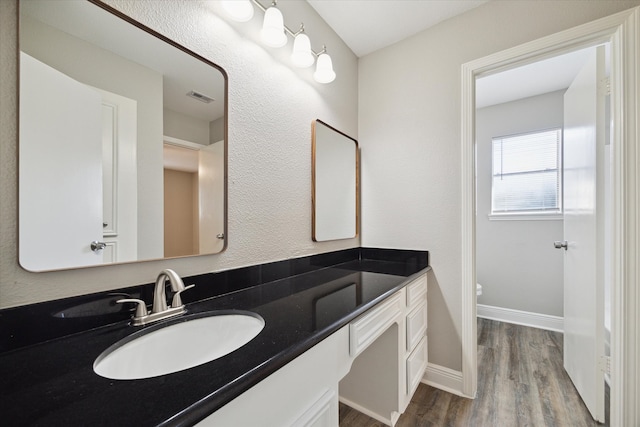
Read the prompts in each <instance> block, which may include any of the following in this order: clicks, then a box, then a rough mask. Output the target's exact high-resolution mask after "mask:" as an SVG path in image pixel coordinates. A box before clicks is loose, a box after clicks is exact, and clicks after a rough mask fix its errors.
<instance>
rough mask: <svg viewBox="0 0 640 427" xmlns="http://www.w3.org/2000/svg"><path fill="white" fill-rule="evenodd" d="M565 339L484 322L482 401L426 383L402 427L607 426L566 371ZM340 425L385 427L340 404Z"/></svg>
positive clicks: (480, 363) (480, 375)
mask: <svg viewBox="0 0 640 427" xmlns="http://www.w3.org/2000/svg"><path fill="white" fill-rule="evenodd" d="M562 338H563V336H562V334H560V333H557V332H550V331H545V330H542V329H535V328H529V327H526V326H518V325H513V324H509V323H502V322H496V321H493V320H486V319H478V394H477V398H476V399H474V400H471V399H466V398H463V397H460V396H457V395H454V394H451V393H447V392H445V391H441V390H438V389H436V388H433V387H430V386H428V385H425V384H420V386H419V387H418V390H417V391H416V393H415V395H414V396H413V399H412V400H411V403H410V404H409V406H408V407H407V410H406V411H405V413H404V414H402V416H401V417H400V419H399V420H398V423H397V424H396V426H397V427H408V426H411V427H417V426H421V427H422V426H425V427H426V426H434V427H440V426H464V427H467V426H478V427H480V426H488V427H502V426H506V427H511V426H550V427H551V426H552V427H559V426H571V427H574V426H575V427H582V426H602V424H599V423H596V422H595V421H593V419H592V418H591V416H590V415H589V412H588V411H587V408H586V407H585V406H584V403H583V402H582V400H581V399H580V397H579V396H578V393H577V391H576V390H575V388H574V386H573V383H572V382H571V380H570V379H569V377H568V376H567V374H566V372H565V371H564V369H563V367H562ZM607 406H608V405H607ZM607 412H608V411H607ZM607 419H608V413H607ZM604 425H608V424H604ZM340 426H341V427H365V426H366V427H378V426H380V427H382V426H384V424H382V423H380V422H378V421H376V420H374V419H372V418H369V417H367V416H366V415H363V414H361V413H359V412H357V411H356V410H354V409H352V408H349V407H348V406H346V405H343V404H340Z"/></svg>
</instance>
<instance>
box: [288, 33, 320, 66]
mask: <svg viewBox="0 0 640 427" xmlns="http://www.w3.org/2000/svg"><path fill="white" fill-rule="evenodd" d="M291 60H292V61H293V64H294V65H295V66H296V67H300V68H307V67H310V66H311V65H312V64H313V62H314V61H315V57H314V56H313V54H312V53H311V41H310V40H309V37H308V36H307V35H306V34H305V33H299V34H298V35H297V36H296V38H295V40H294V41H293V52H292V53H291Z"/></svg>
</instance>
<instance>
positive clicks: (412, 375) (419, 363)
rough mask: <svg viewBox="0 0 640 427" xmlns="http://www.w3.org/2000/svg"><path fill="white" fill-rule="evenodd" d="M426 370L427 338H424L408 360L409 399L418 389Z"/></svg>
mask: <svg viewBox="0 0 640 427" xmlns="http://www.w3.org/2000/svg"><path fill="white" fill-rule="evenodd" d="M425 369H427V337H422V340H421V341H420V343H419V344H418V345H417V347H416V348H415V350H413V353H411V355H410V356H409V357H408V358H407V394H408V395H409V397H411V396H412V395H413V393H414V392H415V391H416V389H417V388H418V384H420V380H422V376H423V375H424V371H425Z"/></svg>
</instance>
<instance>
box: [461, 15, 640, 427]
mask: <svg viewBox="0 0 640 427" xmlns="http://www.w3.org/2000/svg"><path fill="white" fill-rule="evenodd" d="M638 28H640V8H635V9H632V10H630V11H626V12H622V13H619V14H616V15H612V16H610V17H607V18H603V19H600V20H597V21H594V22H591V23H588V24H585V25H582V26H579V27H576V28H573V29H570V30H567V31H563V32H561V33H557V34H554V35H552V36H548V37H545V38H542V39H539V40H536V41H533V42H530V43H526V44H524V45H521V46H518V47H515V48H512V49H508V50H506V51H503V52H499V53H496V54H493V55H490V56H488V57H485V58H481V59H478V60H475V61H472V62H468V63H466V64H463V66H462V129H461V134H462V135H461V136H462V137H461V142H462V146H461V152H462V158H461V165H462V200H461V202H462V224H461V225H462V227H461V235H462V242H461V247H462V282H461V285H462V316H463V318H462V331H461V332H462V333H461V335H462V348H463V355H462V358H463V366H462V377H463V385H462V389H463V390H462V391H463V393H464V394H465V395H467V396H470V397H473V396H475V393H476V390H477V339H476V333H477V331H476V328H477V326H476V320H475V319H476V264H475V255H476V254H475V227H476V224H475V199H476V191H475V185H476V181H475V163H474V158H475V156H474V141H475V101H474V96H475V79H476V77H478V76H481V75H488V74H493V73H497V72H500V71H503V70H506V69H509V68H513V67H516V66H519V65H523V64H527V63H532V62H535V61H537V60H539V59H544V58H548V57H551V56H555V55H558V54H561V53H566V52H569V51H572V50H576V49H580V48H585V47H589V46H595V45H599V44H603V43H607V42H610V43H611V46H612V79H611V98H612V125H613V138H612V142H611V144H612V148H611V150H612V162H611V168H612V169H611V171H612V176H613V177H614V178H613V183H612V188H613V193H612V197H613V203H612V213H611V216H612V220H613V223H614V224H615V227H614V230H613V233H612V241H613V243H612V245H611V246H612V248H611V253H612V259H613V260H614V263H613V266H612V286H611V288H612V302H611V307H612V310H611V311H612V336H611V353H612V361H611V363H612V370H611V372H612V373H611V380H612V385H613V386H612V389H611V422H612V424H614V425H634V424H637V421H638V420H640V412H639V410H638V409H637V406H638V405H637V403H638V402H639V401H640V396H638V393H639V391H638V390H637V388H636V387H635V384H637V381H638V380H639V378H638V376H639V375H640V374H639V369H638V368H639V365H640V361H639V360H638V359H639V357H640V354H638V351H639V350H638V344H637V343H638V328H639V327H638V317H637V311H638V308H640V296H639V295H638V292H637V290H636V284H637V283H638V281H639V279H640V273H639V272H638V269H637V254H638V252H639V251H640V248H639V246H640V243H638V241H637V239H635V238H633V236H632V235H629V234H628V233H629V231H631V230H634V231H633V232H634V233H635V232H637V229H636V228H635V224H636V221H637V217H638V212H639V211H640V209H639V205H640V200H639V199H640V197H639V196H638V194H636V192H635V191H634V190H633V188H636V187H635V186H637V185H638V181H640V178H639V176H638V165H637V161H636V160H637V157H636V155H637V154H636V153H637V151H636V150H637V148H636V147H637V144H638V133H637V120H638V117H637V111H638V110H639V105H640V94H638V91H637V90H636V89H637V87H638V80H639V79H640V78H639V77H638V64H637V61H636V60H635V57H636V55H637V53H636V52H637V49H638V43H639V42H638V40H637V34H638V33H637V29H638ZM625 155H626V156H631V158H630V159H629V158H628V157H626V156H625ZM625 159H626V160H625ZM633 159H635V160H633ZM625 183H626V184H625ZM623 184H624V185H623ZM629 185H631V186H629ZM625 232H626V233H627V234H625Z"/></svg>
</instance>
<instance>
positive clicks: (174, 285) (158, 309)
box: [116, 269, 195, 326]
mask: <svg viewBox="0 0 640 427" xmlns="http://www.w3.org/2000/svg"><path fill="white" fill-rule="evenodd" d="M167 280H169V284H170V285H171V290H172V291H173V299H172V300H171V306H169V307H167V293H166V290H165V285H166V281H167ZM194 286H195V285H189V286H185V285H184V282H183V281H182V279H181V278H180V276H178V274H177V273H176V272H175V271H173V270H170V269H166V270H162V271H161V272H160V274H158V278H157V279H156V286H155V288H154V290H153V306H152V308H151V313H149V312H148V311H147V305H146V303H145V302H144V301H143V300H141V299H135V298H125V299H121V300H118V301H116V302H117V303H119V304H122V303H125V302H133V303H136V304H138V306H137V308H136V313H135V315H134V316H133V319H132V324H133V325H134V326H141V325H146V324H148V323H152V322H157V321H158V320H162V319H166V318H168V317H173V316H178V315H180V314H182V313H184V312H185V308H184V304H183V303H182V298H181V297H180V294H181V293H182V292H184V291H186V290H187V289H191V288H193V287H194Z"/></svg>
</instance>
